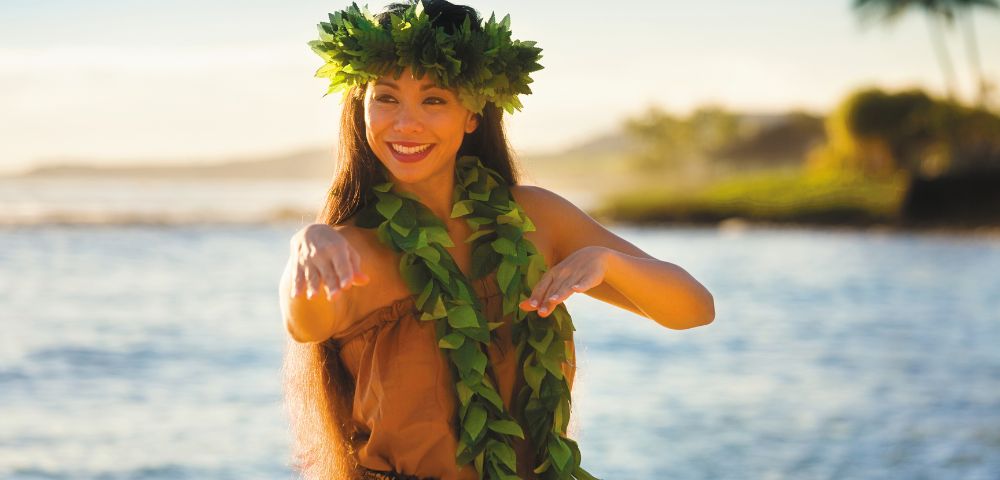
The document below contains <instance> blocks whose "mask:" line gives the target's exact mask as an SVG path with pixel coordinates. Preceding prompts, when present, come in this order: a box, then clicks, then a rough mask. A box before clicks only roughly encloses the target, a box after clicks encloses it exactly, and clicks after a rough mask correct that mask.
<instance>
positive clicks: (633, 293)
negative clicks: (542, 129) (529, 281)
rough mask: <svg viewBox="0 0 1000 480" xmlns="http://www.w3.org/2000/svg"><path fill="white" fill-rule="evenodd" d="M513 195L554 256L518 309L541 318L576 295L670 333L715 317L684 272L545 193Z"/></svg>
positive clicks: (709, 300) (704, 293)
mask: <svg viewBox="0 0 1000 480" xmlns="http://www.w3.org/2000/svg"><path fill="white" fill-rule="evenodd" d="M515 196H516V198H517V200H518V203H520V204H521V205H522V207H523V208H524V209H525V210H527V209H528V208H529V207H528V206H529V205H530V207H531V211H530V212H528V211H526V212H525V213H527V214H528V216H529V217H530V218H531V219H532V222H533V223H534V224H535V225H536V226H537V225H539V224H541V225H545V227H546V228H547V231H548V235H549V238H550V239H551V240H550V241H551V242H552V249H553V252H552V253H553V257H554V258H553V259H552V262H553V266H552V267H551V268H549V270H548V271H547V272H545V274H544V275H542V277H541V279H539V281H538V283H537V284H536V285H535V287H534V288H533V289H532V294H531V298H529V299H526V300H525V301H524V302H522V303H521V308H522V309H523V310H534V309H538V311H539V312H538V313H539V315H540V316H542V317H546V316H548V315H549V314H551V312H552V309H554V308H555V306H556V305H557V304H559V303H562V302H564V301H565V300H566V299H567V298H569V296H570V295H572V294H573V293H577V292H581V293H587V294H588V295H590V296H592V297H594V298H597V299H598V300H602V301H605V302H607V303H610V304H613V305H616V306H619V307H621V308H625V309H627V310H630V311H632V312H634V313H637V314H639V315H642V316H644V317H646V318H649V319H651V320H653V321H655V322H656V323H659V324H660V325H663V326H664V327H667V328H671V329H675V330H681V329H687V328H693V327H698V326H701V325H707V324H709V323H711V322H712V320H714V319H715V302H714V299H713V297H712V294H711V293H710V292H709V291H708V289H706V288H705V287H704V286H703V285H702V284H701V283H699V282H698V281H697V280H695V279H694V277H692V276H691V275H690V274H689V273H688V272H687V271H685V270H684V269H683V268H681V267H679V266H677V265H675V264H673V263H670V262H664V261H662V260H658V259H656V258H653V257H652V256H650V255H649V254H647V253H646V252H644V251H642V250H641V249H640V248H639V247H636V246H635V245H633V244H631V243H629V242H628V241H627V240H625V239H623V238H621V237H619V236H617V235H615V234H614V233H612V232H611V231H609V230H608V229H606V228H604V226H603V225H601V224H600V223H598V222H597V221H596V220H594V219H593V218H591V217H590V216H589V215H587V214H586V213H585V212H583V211H582V210H580V209H579V208H577V207H576V206H575V205H573V204H572V203H571V202H569V201H568V200H566V199H564V198H562V197H561V196H559V195H557V194H555V193H553V192H551V191H549V190H546V189H544V188H541V187H535V186H523V185H522V186H518V187H517V190H516V193H515ZM532 301H535V302H537V303H536V305H534V306H533V305H532V304H531V302H532Z"/></svg>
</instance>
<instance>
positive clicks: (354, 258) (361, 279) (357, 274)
mask: <svg viewBox="0 0 1000 480" xmlns="http://www.w3.org/2000/svg"><path fill="white" fill-rule="evenodd" d="M351 265H353V266H354V276H353V277H352V278H351V281H352V284H353V285H368V282H369V281H370V280H371V279H370V278H368V275H366V274H365V272H362V271H361V255H358V252H356V251H354V249H351Z"/></svg>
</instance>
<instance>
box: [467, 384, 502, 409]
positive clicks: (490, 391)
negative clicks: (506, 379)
mask: <svg viewBox="0 0 1000 480" xmlns="http://www.w3.org/2000/svg"><path fill="white" fill-rule="evenodd" d="M484 380H485V379H484ZM473 390H475V392H476V393H478V394H479V395H480V396H481V397H483V398H484V399H486V401H488V402H490V403H492V404H493V406H494V407H496V409H497V410H500V411H503V399H502V398H500V394H499V393H497V391H496V389H494V388H493V387H491V386H489V385H487V384H485V383H480V384H479V385H476V386H475V387H473Z"/></svg>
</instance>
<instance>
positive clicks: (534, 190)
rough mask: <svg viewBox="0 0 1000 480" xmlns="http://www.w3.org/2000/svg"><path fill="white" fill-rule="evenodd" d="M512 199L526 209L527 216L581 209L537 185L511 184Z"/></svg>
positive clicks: (549, 214) (551, 214) (563, 212)
mask: <svg viewBox="0 0 1000 480" xmlns="http://www.w3.org/2000/svg"><path fill="white" fill-rule="evenodd" d="M510 191H511V194H512V195H513V196H514V199H515V200H516V201H517V203H519V204H520V205H521V206H522V207H524V209H525V210H526V211H527V212H526V213H528V216H531V214H534V215H535V216H538V217H552V216H558V215H563V214H566V213H572V212H571V211H573V210H575V211H577V212H580V213H582V211H581V210H580V209H579V208H578V207H577V206H576V205H574V204H573V203H572V202H570V201H569V200H567V199H565V198H564V197H563V196H562V195H559V194H558V193H556V192H553V191H552V190H549V189H547V188H544V187H539V186H537V185H513V186H511V188H510Z"/></svg>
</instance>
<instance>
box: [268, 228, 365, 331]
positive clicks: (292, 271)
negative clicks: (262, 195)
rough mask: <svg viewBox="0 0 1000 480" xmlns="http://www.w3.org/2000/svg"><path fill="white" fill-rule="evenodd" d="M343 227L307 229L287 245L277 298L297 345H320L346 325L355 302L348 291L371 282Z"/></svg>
mask: <svg viewBox="0 0 1000 480" xmlns="http://www.w3.org/2000/svg"><path fill="white" fill-rule="evenodd" d="M342 228H343V227H330V226H329V225H325V224H313V225H308V226H306V227H304V228H302V229H301V230H299V231H298V232H296V233H295V235H293V236H292V238H291V240H290V241H289V247H290V249H291V253H290V255H289V258H288V263H287V264H286V265H285V271H284V272H283V273H282V275H281V282H280V283H279V285H278V295H279V298H280V303H281V313H282V317H283V318H284V322H285V329H286V330H287V331H288V334H289V335H290V336H291V337H292V338H293V339H294V340H295V341H297V342H302V343H309V342H322V341H324V340H326V339H327V338H330V336H331V335H332V334H333V333H335V332H336V331H337V330H339V329H341V328H343V327H345V326H346V325H345V324H346V322H347V321H348V319H349V318H350V314H351V313H352V312H351V311H350V305H351V303H352V302H350V301H347V299H346V297H347V295H345V293H346V292H344V290H347V289H349V288H350V287H351V285H367V284H368V280H369V279H368V276H367V275H365V274H364V273H363V272H362V271H361V257H360V255H359V254H358V252H357V251H356V250H355V249H354V247H353V246H352V245H351V244H350V242H348V241H347V237H346V236H345V235H343V234H342V233H341V232H340V231H339V230H341V229H342Z"/></svg>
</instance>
